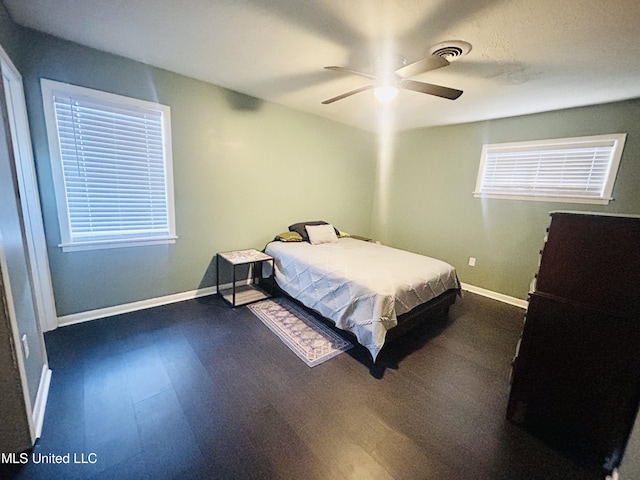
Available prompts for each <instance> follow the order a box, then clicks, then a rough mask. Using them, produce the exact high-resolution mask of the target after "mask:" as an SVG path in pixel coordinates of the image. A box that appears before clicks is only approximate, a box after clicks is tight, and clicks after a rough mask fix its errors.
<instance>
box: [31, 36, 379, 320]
mask: <svg viewBox="0 0 640 480" xmlns="http://www.w3.org/2000/svg"><path fill="white" fill-rule="evenodd" d="M22 33H23V39H24V40H23V42H22V44H21V47H22V50H21V55H20V64H19V68H20V70H21V72H22V75H23V77H24V83H25V91H26V96H27V104H28V105H27V108H28V112H29V119H30V122H31V133H32V138H33V148H34V152H35V161H36V167H37V172H38V179H39V187H40V193H41V198H42V204H43V214H44V222H45V230H46V236H47V243H48V254H49V260H50V264H51V274H52V279H53V288H54V295H55V299H56V306H57V311H58V315H59V316H63V315H68V314H73V313H77V312H85V311H91V310H94V309H99V308H103V307H110V306H115V305H120V304H126V303H130V302H134V301H139V300H145V299H150V298H155V297H160V296H164V295H169V294H173V293H180V292H187V291H192V290H195V289H198V288H202V287H208V286H212V285H215V271H214V267H213V265H214V263H213V262H212V260H213V259H214V256H215V253H216V252H219V251H225V250H231V249H240V248H250V247H255V248H259V249H261V248H263V247H264V245H265V244H266V243H267V242H268V241H269V240H271V239H272V238H273V237H274V235H275V234H277V233H279V232H281V231H283V230H286V229H287V226H288V225H289V224H291V223H294V222H298V221H303V220H310V219H326V220H327V221H330V222H332V223H334V224H335V225H336V226H337V227H338V228H340V229H343V230H347V231H353V232H361V233H363V234H367V233H369V231H368V229H369V227H370V224H371V202H372V195H373V193H372V192H373V181H374V168H373V165H374V158H375V155H374V152H373V149H374V148H375V147H374V146H373V142H372V140H373V136H372V134H370V133H367V132H364V131H361V130H357V129H353V128H349V127H345V126H344V125H340V124H337V123H334V122H331V121H328V120H325V119H322V118H320V117H317V116H313V115H307V114H304V113H301V112H297V111H294V110H291V109H288V108H285V107H282V106H279V105H276V104H274V103H270V102H265V101H261V100H258V99H254V98H250V97H246V96H244V95H241V94H238V93H235V92H232V91H229V90H225V89H223V88H219V87H216V86H213V85H210V84H207V83H204V82H200V81H197V80H194V79H191V78H188V77H184V76H181V75H177V74H175V73H172V72H168V71H165V70H161V69H157V68H153V67H150V66H148V65H144V64H141V63H138V62H134V61H131V60H128V59H125V58H122V57H118V56H114V55H110V54H108V53H104V52H100V51H96V50H92V49H89V48H85V47H82V46H80V45H77V44H73V43H70V42H66V41H63V40H59V39H56V38H53V37H50V36H46V35H42V34H40V33H37V32H35V31H31V30H26V29H25V30H23V32H22ZM40 78H49V79H52V80H58V81H62V82H67V83H72V84H76V85H80V86H84V87H89V88H95V89H98V90H104V91H107V92H112V93H117V94H121V95H127V96H132V97H136V98H140V99H143V100H150V101H158V102H160V103H162V104H165V105H168V106H170V107H171V123H172V141H173V173H174V189H175V204H176V205H175V207H176V229H177V234H178V237H179V238H178V240H177V242H176V243H175V244H174V245H168V246H147V247H134V248H117V249H109V250H92V251H81V252H66V253H63V252H62V251H61V249H60V248H59V247H58V244H59V243H60V232H59V227H58V221H57V213H56V203H55V196H54V191H53V184H52V179H51V169H50V163H49V149H48V145H47V143H46V130H45V124H44V116H43V109H42V96H41V92H40Z"/></svg>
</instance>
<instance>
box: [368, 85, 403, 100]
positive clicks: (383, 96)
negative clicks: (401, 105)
mask: <svg viewBox="0 0 640 480" xmlns="http://www.w3.org/2000/svg"><path fill="white" fill-rule="evenodd" d="M373 96H374V97H376V100H378V101H379V102H381V103H388V102H391V101H392V100H393V99H394V98H396V97H397V96H398V88H397V87H394V86H392V85H380V86H378V87H376V88H374V89H373Z"/></svg>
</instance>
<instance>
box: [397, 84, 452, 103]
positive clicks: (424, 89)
mask: <svg viewBox="0 0 640 480" xmlns="http://www.w3.org/2000/svg"><path fill="white" fill-rule="evenodd" d="M400 87H401V88H404V89H405V90H413V91H414V92H420V93H427V94H429V95H435V96H436V97H442V98H446V99H449V100H455V99H456V98H458V97H459V96H460V95H462V90H456V89H455V88H449V87H442V86H440V85H433V84H432V83H424V82H416V81H415V80H403V81H401V82H400Z"/></svg>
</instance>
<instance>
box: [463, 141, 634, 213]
mask: <svg viewBox="0 0 640 480" xmlns="http://www.w3.org/2000/svg"><path fill="white" fill-rule="evenodd" d="M625 136H626V135H624V134H620V135H600V136H596V137H581V138H567V139H559V140H547V141H539V142H520V143H509V144H494V145H485V146H484V148H483V150H482V159H481V163H480V170H479V172H478V181H477V184H476V190H475V192H474V194H475V195H476V196H480V197H496V198H520V199H534V200H548V201H550V200H553V201H565V202H576V203H579V202H583V203H607V202H608V201H609V200H610V199H611V193H612V190H613V183H614V181H615V175H616V173H617V169H618V164H619V160H620V156H621V153H622V148H623V145H624V140H625Z"/></svg>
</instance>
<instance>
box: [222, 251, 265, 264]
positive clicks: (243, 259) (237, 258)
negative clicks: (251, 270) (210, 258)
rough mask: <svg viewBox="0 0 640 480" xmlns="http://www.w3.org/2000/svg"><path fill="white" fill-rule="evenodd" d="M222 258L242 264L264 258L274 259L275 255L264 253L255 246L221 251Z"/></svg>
mask: <svg viewBox="0 0 640 480" xmlns="http://www.w3.org/2000/svg"><path fill="white" fill-rule="evenodd" d="M218 255H220V256H221V257H222V258H224V259H225V260H226V261H228V262H229V263H231V264H233V265H240V264H242V263H251V262H261V261H263V260H272V259H273V257H271V256H269V255H267V254H266V253H263V252H261V251H259V250H256V249H255V248H250V249H248V250H234V251H232V252H223V253H219V254H218Z"/></svg>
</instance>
